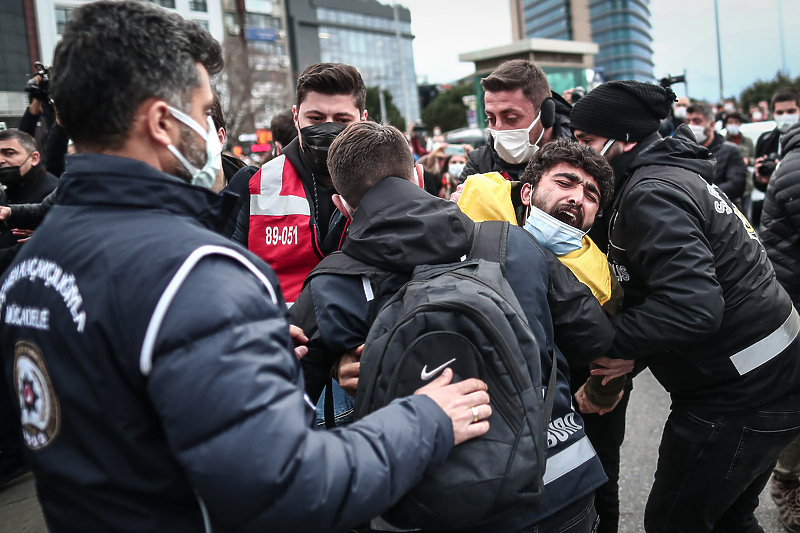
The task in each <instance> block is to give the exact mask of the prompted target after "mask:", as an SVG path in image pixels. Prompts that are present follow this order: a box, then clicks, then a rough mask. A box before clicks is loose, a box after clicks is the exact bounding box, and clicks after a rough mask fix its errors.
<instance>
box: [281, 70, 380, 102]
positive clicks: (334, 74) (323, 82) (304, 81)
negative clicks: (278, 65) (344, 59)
mask: <svg viewBox="0 0 800 533" xmlns="http://www.w3.org/2000/svg"><path fill="white" fill-rule="evenodd" d="M312 91H313V92H315V93H320V94H327V95H331V96H333V95H337V94H348V95H352V96H353V103H354V104H355V106H356V107H357V108H358V111H359V112H360V113H363V112H364V109H366V107H367V86H366V85H364V80H363V79H362V78H361V74H359V73H358V69H356V67H353V66H350V65H345V64H344V63H318V64H316V65H311V66H310V67H308V68H307V69H305V70H304V71H303V73H302V74H301V75H300V77H299V78H298V79H297V101H296V104H297V106H298V107H299V106H300V104H302V103H303V101H304V100H305V99H306V96H308V93H310V92H312Z"/></svg>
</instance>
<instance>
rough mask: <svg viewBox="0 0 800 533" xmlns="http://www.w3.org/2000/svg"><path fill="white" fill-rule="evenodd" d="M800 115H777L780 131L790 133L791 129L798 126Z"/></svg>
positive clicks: (776, 120)
mask: <svg viewBox="0 0 800 533" xmlns="http://www.w3.org/2000/svg"><path fill="white" fill-rule="evenodd" d="M798 119H800V115H797V114H795V115H775V124H777V125H778V130H779V131H781V132H782V133H786V132H787V131H789V128H791V127H792V126H794V125H795V124H797V121H798Z"/></svg>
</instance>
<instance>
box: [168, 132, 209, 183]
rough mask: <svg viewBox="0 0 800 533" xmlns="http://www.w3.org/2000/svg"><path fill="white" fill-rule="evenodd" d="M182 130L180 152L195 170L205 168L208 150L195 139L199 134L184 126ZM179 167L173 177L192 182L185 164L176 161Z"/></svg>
mask: <svg viewBox="0 0 800 533" xmlns="http://www.w3.org/2000/svg"><path fill="white" fill-rule="evenodd" d="M180 129H181V136H180V139H179V140H178V146H177V148H178V151H179V152H180V153H181V154H183V157H185V158H186V160H187V161H189V163H191V164H192V165H193V166H194V167H195V168H203V166H204V165H205V164H206V158H207V157H208V156H207V155H206V148H205V146H200V145H199V144H198V143H197V141H196V140H195V138H196V137H197V134H196V133H195V132H194V131H193V130H192V129H191V128H190V127H188V126H185V125H183V124H181V125H180ZM176 163H177V165H176V166H175V171H174V172H173V173H172V174H173V176H175V177H178V178H180V179H182V180H183V181H185V182H187V183H191V182H192V174H191V173H190V172H189V170H188V169H187V168H186V167H184V166H183V163H181V162H180V161H176Z"/></svg>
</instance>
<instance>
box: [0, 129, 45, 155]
mask: <svg viewBox="0 0 800 533" xmlns="http://www.w3.org/2000/svg"><path fill="white" fill-rule="evenodd" d="M12 139H16V141H17V142H18V143H19V145H20V146H21V147H22V149H23V150H25V155H31V154H32V153H33V152H35V151H36V139H34V138H33V137H31V136H30V135H28V134H27V133H25V132H24V131H20V130H0V141H10V140H12Z"/></svg>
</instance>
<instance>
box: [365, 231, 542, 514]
mask: <svg viewBox="0 0 800 533" xmlns="http://www.w3.org/2000/svg"><path fill="white" fill-rule="evenodd" d="M507 236H508V223H507V222H505V223H503V222H483V223H481V224H478V225H477V230H476V235H475V238H474V240H473V246H472V251H471V252H470V254H469V256H468V257H467V259H466V260H465V261H463V262H461V263H453V264H446V265H432V266H431V265H425V266H420V267H417V268H416V269H414V272H413V274H412V278H411V280H410V281H409V282H408V283H406V284H405V285H404V286H402V288H401V289H400V290H399V291H398V292H396V294H394V296H392V297H391V298H390V299H389V300H388V301H387V302H386V304H385V305H383V306H382V308H381V309H380V312H378V313H377V316H376V318H375V321H374V322H373V324H372V326H371V329H370V332H369V335H368V337H367V340H366V346H365V348H364V352H363V355H362V357H361V370H360V377H359V383H358V393H357V395H356V405H355V412H356V418H363V417H364V416H366V415H367V414H369V413H371V412H373V411H375V410H377V409H380V408H381V407H383V406H385V405H387V404H389V403H390V402H391V401H392V400H394V399H395V398H400V397H404V396H409V395H411V394H413V393H414V391H416V390H417V389H419V388H420V387H422V386H424V385H426V384H427V383H429V382H430V380H432V379H434V378H435V377H436V376H437V375H439V374H440V373H441V371H443V370H444V369H445V368H451V369H452V370H453V372H454V378H453V381H454V382H457V381H461V380H464V379H467V378H471V377H477V378H480V379H482V380H484V381H485V382H486V383H487V385H488V386H489V395H490V397H491V406H492V415H491V417H490V418H489V423H490V429H489V432H488V433H487V434H486V435H484V436H482V437H479V438H476V439H472V440H470V441H467V442H465V443H463V444H461V445H459V446H457V447H455V448H454V449H453V450H452V451H451V452H450V455H449V456H448V458H447V460H446V461H445V462H444V463H443V464H442V465H441V466H440V467H439V468H438V469H436V470H435V471H434V472H432V473H429V474H428V475H426V476H425V477H424V478H423V479H422V480H421V481H420V482H419V483H418V484H417V485H416V486H415V487H414V488H413V489H411V490H410V491H409V492H408V493H407V494H406V495H405V496H403V497H402V498H401V499H400V501H399V502H398V503H397V504H396V505H394V506H393V507H392V508H391V509H390V510H389V511H387V512H386V513H384V514H383V518H384V519H385V520H386V521H388V522H389V523H391V524H392V525H393V526H396V527H403V528H422V529H451V528H461V527H466V526H475V525H479V524H482V523H486V522H490V521H492V520H496V519H498V518H500V517H503V516H507V515H512V514H516V513H520V512H523V511H525V510H528V509H530V508H531V507H533V506H535V505H536V504H537V503H538V502H539V500H540V499H541V497H542V491H543V487H544V485H543V480H542V477H543V475H544V471H545V465H546V455H547V439H546V432H547V427H548V423H549V420H550V415H551V412H552V407H553V401H554V392H555V378H556V365H555V364H553V365H552V368H553V371H552V372H551V375H550V381H549V386H548V392H547V397H546V398H543V391H542V385H541V384H542V380H541V365H540V360H539V348H538V346H537V343H536V340H535V339H534V336H533V333H532V332H531V330H530V327H529V326H528V322H527V320H526V318H525V313H524V311H523V310H522V309H521V307H520V305H519V302H518V301H517V299H516V297H515V296H514V293H513V291H512V290H511V287H510V286H509V284H508V281H507V280H506V279H505V275H504V274H505V268H504V266H505V246H506V241H507Z"/></svg>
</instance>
